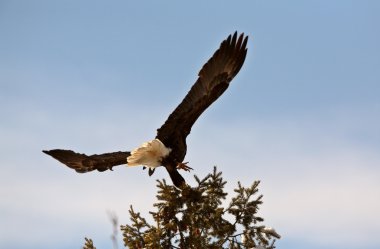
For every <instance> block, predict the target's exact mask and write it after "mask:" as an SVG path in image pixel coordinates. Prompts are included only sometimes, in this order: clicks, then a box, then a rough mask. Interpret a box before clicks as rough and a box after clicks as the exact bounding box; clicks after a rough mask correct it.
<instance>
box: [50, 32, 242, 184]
mask: <svg viewBox="0 0 380 249" xmlns="http://www.w3.org/2000/svg"><path fill="white" fill-rule="evenodd" d="M247 42H248V36H244V33H242V34H240V35H239V36H238V34H237V32H235V33H234V34H233V35H229V36H228V38H227V39H225V40H224V41H223V42H222V43H221V44H220V47H219V49H218V50H216V52H215V53H214V55H213V56H212V57H211V58H210V59H209V60H208V61H207V63H206V64H205V65H204V66H203V67H202V69H201V70H200V72H199V74H198V76H199V77H198V79H197V81H196V82H195V84H194V85H193V86H192V88H191V89H190V91H189V92H188V94H187V95H186V97H185V98H184V99H183V100H182V102H181V103H180V104H179V105H178V107H177V108H176V109H175V110H174V111H173V112H172V114H170V116H169V117H168V119H167V120H166V122H165V123H164V124H163V125H162V126H161V128H159V129H158V130H157V136H156V138H155V139H153V140H151V141H149V142H146V143H144V144H142V145H141V146H140V147H138V148H136V149H134V150H132V152H122V151H119V152H112V153H104V154H100V155H90V156H87V155H85V154H80V153H76V152H74V151H71V150H61V149H54V150H48V151H46V150H44V151H43V152H44V153H46V154H48V155H50V156H52V157H53V158H55V159H57V160H58V161H60V162H61V163H63V164H65V165H67V166H68V167H70V168H72V169H74V170H76V171H77V172H79V173H85V172H89V171H93V170H98V171H105V170H112V168H113V167H114V166H117V165H123V164H127V165H128V166H137V165H141V166H144V169H145V167H148V168H149V175H152V174H153V172H154V170H155V168H156V167H159V166H164V167H165V168H166V170H167V171H168V173H169V175H170V178H171V179H172V181H173V183H174V185H175V186H176V187H178V188H182V187H183V186H184V184H185V179H184V178H183V177H182V176H181V175H180V174H179V172H178V169H183V170H186V171H189V170H190V169H191V168H190V167H189V166H187V163H186V162H185V163H184V162H183V160H184V158H185V155H186V150H187V146H186V137H187V136H188V135H189V134H190V131H191V127H192V126H193V124H194V123H195V121H196V120H197V119H198V118H199V116H200V115H201V114H202V113H203V112H204V111H205V110H206V109H207V108H208V107H209V106H210V105H211V104H212V103H213V102H214V101H215V100H216V99H218V98H219V96H220V95H222V94H223V92H224V91H225V90H226V89H227V88H228V86H229V84H230V82H231V80H232V79H233V78H234V77H235V76H236V74H237V73H238V72H239V70H240V68H241V67H242V65H243V63H244V60H245V57H246V54H247V48H246V46H247Z"/></svg>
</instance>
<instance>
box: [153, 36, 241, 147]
mask: <svg viewBox="0 0 380 249" xmlns="http://www.w3.org/2000/svg"><path fill="white" fill-rule="evenodd" d="M247 42H248V36H244V33H242V34H241V35H240V36H239V37H237V32H235V33H234V35H233V36H231V35H230V36H228V38H227V39H226V40H224V41H223V42H222V43H221V45H220V47H219V49H218V50H217V51H216V52H215V53H214V55H213V56H212V57H211V58H210V59H209V60H208V61H207V63H206V64H205V65H204V66H203V67H202V69H201V70H200V71H199V74H198V76H199V77H198V79H197V81H196V82H195V84H194V85H193V86H192V87H191V89H190V91H189V92H188V93H187V95H186V97H185V98H184V99H183V101H182V102H181V103H180V104H179V105H178V107H177V108H176V109H175V110H174V111H173V112H172V113H171V114H170V116H169V117H168V119H167V120H166V122H165V123H164V125H162V126H161V128H159V129H158V130H157V138H158V139H160V140H161V141H162V142H163V143H164V144H165V145H167V146H174V145H171V144H170V143H172V142H173V137H172V135H173V134H175V135H176V136H178V134H179V135H180V137H181V138H180V139H186V137H187V135H188V134H189V133H190V131H191V127H192V126H193V124H194V123H195V121H196V120H197V119H198V118H199V116H200V115H201V114H202V113H203V112H204V111H205V110H206V109H207V107H209V106H210V105H211V104H212V103H213V102H214V101H215V100H217V99H218V98H219V97H220V95H222V94H223V92H224V91H225V90H226V89H227V88H228V86H229V83H230V82H231V80H232V79H233V78H234V77H235V76H236V74H237V73H238V72H239V70H240V69H241V67H242V65H243V63H244V60H245V57H246V54H247V48H246V46H247Z"/></svg>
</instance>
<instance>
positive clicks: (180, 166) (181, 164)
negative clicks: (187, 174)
mask: <svg viewBox="0 0 380 249" xmlns="http://www.w3.org/2000/svg"><path fill="white" fill-rule="evenodd" d="M188 163H189V162H185V163H178V164H177V169H183V170H185V171H190V170H192V169H193V168H191V167H189V166H187V164H188Z"/></svg>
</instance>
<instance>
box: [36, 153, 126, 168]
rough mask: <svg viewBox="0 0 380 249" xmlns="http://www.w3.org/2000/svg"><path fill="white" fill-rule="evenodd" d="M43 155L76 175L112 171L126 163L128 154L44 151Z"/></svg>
mask: <svg viewBox="0 0 380 249" xmlns="http://www.w3.org/2000/svg"><path fill="white" fill-rule="evenodd" d="M43 152H44V153H45V154H48V155H50V156H52V157H53V158H55V159H57V160H58V161H60V162H61V163H63V164H65V165H66V166H68V167H69V168H72V169H74V170H75V171H76V172H78V173H86V172H90V171H93V170H98V171H106V170H112V168H113V167H114V166H117V165H122V164H126V163H127V157H128V156H129V155H130V154H131V153H130V152H122V151H118V152H111V153H104V154H100V155H96V154H95V155H90V156H87V155H86V154H80V153H76V152H74V151H72V150H60V149H56V150H44V151H43Z"/></svg>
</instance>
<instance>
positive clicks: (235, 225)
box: [83, 168, 280, 249]
mask: <svg viewBox="0 0 380 249" xmlns="http://www.w3.org/2000/svg"><path fill="white" fill-rule="evenodd" d="M194 177H195V180H196V182H197V186H196V187H189V186H187V187H185V188H183V189H182V190H179V189H178V188H176V187H174V186H172V185H168V184H167V183H166V181H165V180H162V181H157V182H158V184H157V187H158V194H157V202H156V203H155V204H154V206H155V207H156V211H155V212H150V214H151V215H152V216H153V220H154V222H155V224H149V223H148V222H147V221H146V219H144V218H143V217H142V216H141V215H140V213H139V212H136V211H135V210H134V209H133V207H132V206H131V207H130V210H129V214H130V219H131V223H130V224H128V225H122V226H121V231H122V233H123V241H124V245H125V246H126V247H127V248H147V249H149V248H152V249H155V248H170V249H172V248H173V249H175V248H184V249H190V248H197V249H198V248H209V249H214V248H215V249H219V248H231V249H232V248H234V249H235V248H236V249H237V248H250V249H254V248H260V249H272V248H275V246H274V243H275V238H280V235H279V234H277V233H276V231H275V230H274V229H273V228H270V227H266V226H264V225H263V224H262V222H263V221H264V219H263V218H261V217H260V216H258V215H257V213H258V210H259V205H260V204H262V197H263V196H262V195H258V185H259V183H260V182H259V181H255V182H253V184H252V185H251V186H250V187H247V188H246V187H243V186H241V184H240V182H239V183H238V186H237V188H236V189H235V190H234V192H235V196H234V197H233V198H232V199H231V201H230V203H229V204H228V205H227V206H223V205H222V204H223V200H225V199H226V196H227V193H226V192H224V190H223V189H224V186H225V184H226V182H225V181H224V180H223V178H222V173H221V172H218V171H217V169H216V168H214V171H213V173H211V174H209V175H207V176H206V177H205V178H203V179H199V178H198V177H197V176H194ZM227 216H228V217H227ZM83 248H84V249H95V247H94V245H93V243H92V240H90V239H87V238H86V244H85V246H84V247H83Z"/></svg>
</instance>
